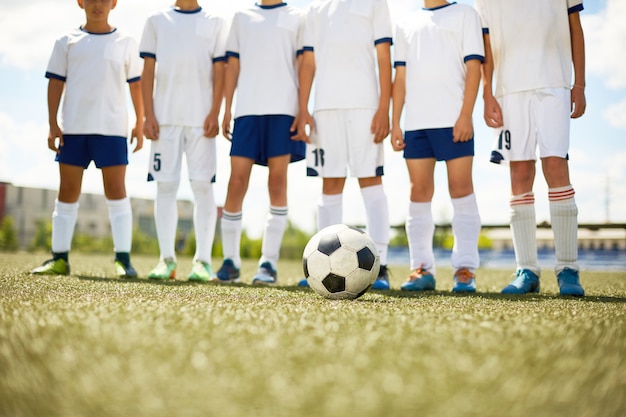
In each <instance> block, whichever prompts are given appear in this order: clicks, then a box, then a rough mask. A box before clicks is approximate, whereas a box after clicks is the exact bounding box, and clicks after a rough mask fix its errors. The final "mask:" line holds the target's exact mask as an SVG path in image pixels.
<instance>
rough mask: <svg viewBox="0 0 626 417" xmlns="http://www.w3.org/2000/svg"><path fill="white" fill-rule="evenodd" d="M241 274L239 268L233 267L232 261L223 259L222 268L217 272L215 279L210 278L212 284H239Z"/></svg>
mask: <svg viewBox="0 0 626 417" xmlns="http://www.w3.org/2000/svg"><path fill="white" fill-rule="evenodd" d="M240 277H241V273H240V271H239V268H237V267H236V266H235V263H234V262H233V260H232V259H224V262H223V263H222V266H221V267H220V269H218V270H217V273H216V274H215V277H213V278H211V281H213V282H220V283H222V284H231V283H234V282H239V279H240Z"/></svg>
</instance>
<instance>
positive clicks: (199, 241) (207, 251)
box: [188, 180, 217, 281]
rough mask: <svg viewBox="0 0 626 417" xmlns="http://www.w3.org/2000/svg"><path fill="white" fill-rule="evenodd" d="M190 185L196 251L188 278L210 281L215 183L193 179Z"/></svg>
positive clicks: (211, 273) (215, 214)
mask: <svg viewBox="0 0 626 417" xmlns="http://www.w3.org/2000/svg"><path fill="white" fill-rule="evenodd" d="M190 185H191V190H192V192H193V197H194V208H193V227H194V233H195V236H196V253H195V254H194V257H193V264H192V269H191V272H190V274H189V275H188V279H189V280H190V281H208V280H209V279H211V276H212V275H213V272H212V269H211V254H212V250H213V240H214V239H215V224H216V221H217V207H216V205H215V198H214V196H213V184H212V183H211V181H199V180H191V181H190Z"/></svg>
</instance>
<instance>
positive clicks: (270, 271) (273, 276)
mask: <svg viewBox="0 0 626 417" xmlns="http://www.w3.org/2000/svg"><path fill="white" fill-rule="evenodd" d="M277 280H278V276H277V273H276V270H275V269H274V268H273V267H272V264H271V263H269V262H263V263H262V264H261V265H259V270H258V271H257V273H256V275H255V276H254V277H253V278H252V284H258V285H273V284H276V281H277Z"/></svg>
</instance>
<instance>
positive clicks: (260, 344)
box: [0, 254, 626, 417]
mask: <svg viewBox="0 0 626 417" xmlns="http://www.w3.org/2000/svg"><path fill="white" fill-rule="evenodd" d="M0 256H1V257H2V260H1V261H0V265H2V272H0V415H1V416H192V415H199V416H212V415H216V416H217V415H219V416H224V417H228V416H365V417H367V416H395V415H398V416H400V415H401V416H409V415H415V416H416V415H427V416H593V417H596V416H621V415H624V414H625V413H626V400H625V395H624V393H625V392H626V363H625V359H624V357H625V354H624V352H626V334H625V330H626V320H625V317H626V276H625V275H626V274H624V273H599V272H590V273H585V274H584V275H583V284H584V285H585V289H586V291H587V294H588V296H587V297H585V298H584V299H574V298H562V297H558V296H557V286H556V283H555V280H554V276H553V274H550V273H549V272H546V273H544V277H542V293H541V294H539V295H533V296H503V295H500V294H499V293H498V292H499V289H500V288H501V287H502V286H503V285H505V284H506V283H507V282H508V280H509V275H510V272H511V271H495V270H480V271H479V283H478V287H479V293H478V294H477V295H475V296H458V295H453V294H451V293H450V292H449V288H450V286H451V281H452V280H451V278H449V276H450V273H451V271H450V270H449V269H445V268H440V270H439V273H438V276H437V279H438V288H439V289H440V290H439V291H436V292H432V293H427V294H406V293H403V292H400V291H397V290H393V291H390V292H386V293H383V292H370V293H367V294H366V295H365V296H363V297H362V298H361V299H359V300H357V301H328V300H325V299H323V298H321V297H319V296H317V295H316V294H314V293H313V292H312V291H311V290H308V289H301V288H298V287H296V286H295V284H296V282H297V281H298V280H299V279H300V278H301V274H302V272H301V264H300V263H299V262H281V263H280V265H279V280H280V282H281V285H282V286H278V287H275V288H259V287H253V286H249V285H247V284H241V285H235V286H219V285H213V284H205V285H202V284H188V283H186V282H184V281H176V282H167V283H154V282H149V281H147V280H143V279H140V280H129V281H122V280H118V279H112V278H110V276H111V274H112V266H111V264H112V262H111V259H110V257H106V256H94V255H89V256H81V255H76V254H74V255H73V256H72V259H71V262H72V276H70V277H37V276H31V275H29V274H28V273H27V271H28V270H29V269H30V268H32V267H34V266H36V265H37V264H39V263H40V261H42V260H43V258H39V257H38V256H33V255H30V254H17V255H7V254H2V255H0ZM156 260H157V259H156V258H154V257H137V258H135V259H134V263H135V266H136V267H137V269H138V270H139V272H140V273H142V274H144V275H145V274H146V273H147V272H148V271H149V269H150V268H151V267H152V266H154V263H155V262H156ZM190 265H191V260H190V259H188V258H183V259H179V271H178V272H179V276H180V277H184V276H186V274H187V273H188V272H189V268H190ZM254 269H255V263H254V262H247V263H246V264H245V265H244V268H243V272H244V276H245V278H244V281H245V282H248V283H249V282H250V279H249V276H251V275H252V273H253V272H254ZM391 269H392V273H393V275H392V284H393V287H394V288H398V287H399V285H400V283H401V282H402V281H403V280H404V278H405V274H406V272H407V271H406V268H405V267H404V266H392V268H391Z"/></svg>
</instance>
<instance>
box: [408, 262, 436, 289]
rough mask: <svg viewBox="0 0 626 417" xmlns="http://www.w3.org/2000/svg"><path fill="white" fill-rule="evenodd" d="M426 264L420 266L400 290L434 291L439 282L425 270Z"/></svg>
mask: <svg viewBox="0 0 626 417" xmlns="http://www.w3.org/2000/svg"><path fill="white" fill-rule="evenodd" d="M423 267H424V264H422V265H420V267H419V268H417V269H416V270H415V271H413V272H412V273H411V275H409V279H408V280H407V281H406V282H404V283H403V284H402V285H401V286H400V289H401V290H403V291H433V290H434V289H435V285H436V284H437V282H436V281H435V277H434V276H433V274H431V273H430V272H428V271H425V270H424V268H423Z"/></svg>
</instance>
